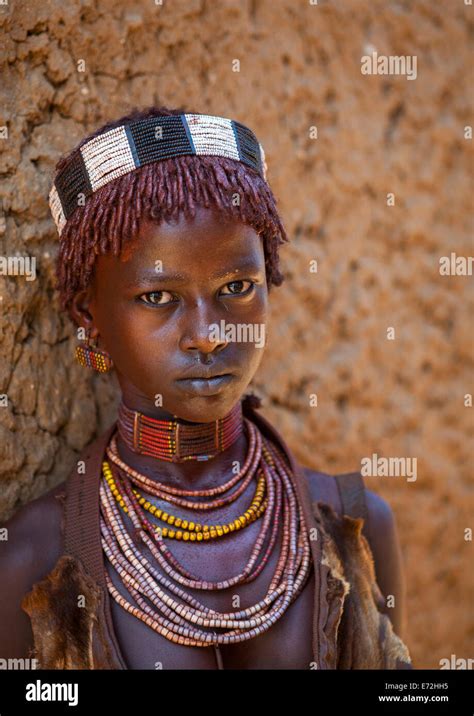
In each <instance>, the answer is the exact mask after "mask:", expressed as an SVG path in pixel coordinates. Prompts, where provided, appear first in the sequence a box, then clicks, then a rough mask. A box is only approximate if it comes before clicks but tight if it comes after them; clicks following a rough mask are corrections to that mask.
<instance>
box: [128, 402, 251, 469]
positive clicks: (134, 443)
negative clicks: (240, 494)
mask: <svg viewBox="0 0 474 716" xmlns="http://www.w3.org/2000/svg"><path fill="white" fill-rule="evenodd" d="M243 426H244V420H243V414H242V404H241V401H239V402H238V403H236V405H235V406H234V407H233V408H232V410H231V411H230V413H228V414H227V415H226V416H225V417H223V418H219V419H218V420H213V421H211V422H210V423H184V422H183V421H180V419H179V418H178V417H177V416H174V418H173V420H157V419H156V418H151V417H149V416H148V415H144V414H143V413H140V412H138V410H131V409H130V408H128V407H127V406H126V405H125V403H124V402H123V401H121V402H120V405H119V409H118V421H117V427H118V432H119V434H120V436H121V437H122V440H123V441H124V442H125V444H126V445H127V447H128V448H130V450H132V451H133V452H135V453H139V454H141V455H148V456H150V457H155V458H158V459H160V460H166V461H167V462H185V461H186V460H210V459H211V458H213V457H214V456H215V455H217V453H219V452H223V451H224V450H227V448H229V447H230V446H231V445H233V443H234V442H235V441H236V440H237V439H238V438H239V437H240V435H241V434H242V431H243Z"/></svg>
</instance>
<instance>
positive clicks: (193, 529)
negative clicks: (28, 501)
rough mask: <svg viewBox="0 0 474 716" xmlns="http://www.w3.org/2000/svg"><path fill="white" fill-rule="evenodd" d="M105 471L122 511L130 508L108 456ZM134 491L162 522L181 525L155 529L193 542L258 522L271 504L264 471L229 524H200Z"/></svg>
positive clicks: (103, 463) (163, 534) (216, 537)
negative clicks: (244, 506) (248, 499)
mask: <svg viewBox="0 0 474 716" xmlns="http://www.w3.org/2000/svg"><path fill="white" fill-rule="evenodd" d="M102 472H103V475H104V477H105V479H106V480H107V483H108V485H109V487H110V490H111V492H112V494H113V495H114V497H115V499H116V501H117V502H118V504H119V505H120V507H121V508H122V509H123V511H124V512H126V513H127V512H128V509H127V507H126V505H125V503H124V500H123V498H122V496H121V495H120V492H119V490H118V488H117V485H116V483H115V480H114V478H113V475H112V470H111V469H110V465H109V463H108V462H107V461H106V460H104V461H103V462H102ZM132 492H133V493H134V495H135V496H136V497H137V500H138V503H139V504H140V506H141V507H143V508H144V509H145V510H147V511H148V512H149V513H150V514H152V515H153V516H154V517H157V518H158V519H160V520H161V521H162V522H166V523H167V524H169V525H173V526H174V527H181V529H178V530H174V529H169V528H168V527H156V528H155V529H156V530H157V531H158V530H159V531H160V532H161V535H162V537H168V538H169V539H178V540H184V541H190V542H202V541H203V540H210V539H218V538H220V537H225V535H227V534H229V533H230V532H235V531H237V530H241V529H243V528H244V527H246V526H247V525H249V524H251V523H252V522H255V520H256V519H258V518H259V517H260V515H262V514H263V513H264V512H265V509H266V507H267V504H268V499H265V500H264V499H263V496H264V492H265V478H264V476H263V474H262V475H260V477H259V478H258V481H257V489H256V491H255V495H254V498H253V500H252V504H251V505H250V507H249V508H248V510H246V511H245V512H244V514H243V515H241V516H240V517H237V518H236V519H235V520H233V521H232V522H229V523H228V524H227V525H201V524H200V523H197V522H189V521H188V520H183V519H181V518H180V517H176V516H175V515H170V514H168V513H167V512H164V511H163V510H161V509H160V508H158V507H156V505H152V504H151V502H149V500H147V499H146V498H144V497H143V496H141V495H140V493H139V492H137V490H135V489H134V488H132Z"/></svg>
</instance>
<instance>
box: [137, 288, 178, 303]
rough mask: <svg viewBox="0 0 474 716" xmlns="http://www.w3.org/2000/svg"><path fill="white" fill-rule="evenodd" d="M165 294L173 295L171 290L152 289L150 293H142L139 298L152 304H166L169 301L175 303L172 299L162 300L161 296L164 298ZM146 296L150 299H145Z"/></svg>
mask: <svg viewBox="0 0 474 716" xmlns="http://www.w3.org/2000/svg"><path fill="white" fill-rule="evenodd" d="M165 294H168V295H169V296H171V295H172V294H171V293H170V292H169V291H150V292H149V293H142V295H141V296H140V297H139V298H140V301H143V303H148V304H149V305H151V306H166V305H167V304H168V303H173V302H172V301H160V298H162V297H163V296H164V295H165ZM145 298H147V299H150V300H145Z"/></svg>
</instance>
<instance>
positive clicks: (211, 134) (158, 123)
mask: <svg viewBox="0 0 474 716" xmlns="http://www.w3.org/2000/svg"><path fill="white" fill-rule="evenodd" d="M184 154H193V155H200V156H202V155H209V156H220V157H228V158H230V159H235V160H237V161H240V162H243V163H244V164H247V165H248V166H250V167H252V169H255V171H257V172H258V173H259V174H260V176H262V177H263V179H266V169H267V166H266V163H265V154H264V151H263V147H262V145H261V144H260V142H259V141H258V140H257V138H256V136H255V135H254V133H253V132H252V131H251V130H250V129H249V128H248V127H246V126H245V125H243V124H240V122H236V121H235V120H233V119H226V118H225V117H213V116H210V115H207V114H178V115H169V116H165V117H148V118H146V119H140V120H136V121H131V122H129V123H126V124H123V125H121V126H120V127H116V128H115V129H110V130H109V131H108V132H104V133H103V134H100V135H98V136H97V137H94V138H93V139H90V140H89V141H88V142H85V144H83V145H82V147H80V148H79V149H77V150H75V151H74V152H73V153H72V154H71V156H70V157H69V160H68V162H67V164H66V165H65V166H64V167H63V169H61V171H60V172H58V174H57V176H56V178H55V180H54V183H53V186H52V189H51V191H50V193H49V206H50V208H51V213H52V215H53V219H54V223H55V224H56V227H57V229H58V234H59V236H61V232H62V230H63V228H64V225H65V223H66V221H67V220H68V219H69V218H70V217H71V216H72V214H73V213H74V211H75V210H76V209H77V207H78V206H84V203H85V199H86V198H87V197H89V196H91V195H92V194H93V193H94V192H96V191H97V190H98V189H100V188H101V187H102V186H104V185H105V184H107V183H108V182H110V181H113V180H114V179H117V177H120V176H123V175H124V174H128V173H129V172H132V171H134V170H135V169H138V168H139V167H143V166H145V165H146V164H151V163H152V162H158V161H162V160H164V159H169V158H171V157H179V156H182V155H184Z"/></svg>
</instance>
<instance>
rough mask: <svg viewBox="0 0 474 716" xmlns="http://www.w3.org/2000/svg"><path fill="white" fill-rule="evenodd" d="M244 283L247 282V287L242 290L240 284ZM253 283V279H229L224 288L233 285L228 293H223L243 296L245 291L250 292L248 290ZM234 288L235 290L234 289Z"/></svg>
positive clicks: (252, 286)
mask: <svg viewBox="0 0 474 716" xmlns="http://www.w3.org/2000/svg"><path fill="white" fill-rule="evenodd" d="M244 283H248V284H249V287H248V288H246V289H245V290H244V291H242V290H241V289H242V286H243V284H244ZM254 286H255V284H254V282H253V281H246V280H245V281H231V282H230V283H228V284H227V285H226V286H224V288H229V287H234V288H233V289H231V292H230V293H226V294H224V295H225V296H244V295H245V294H247V293H250V291H251V290H252V289H253V288H254ZM234 289H236V290H234Z"/></svg>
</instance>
